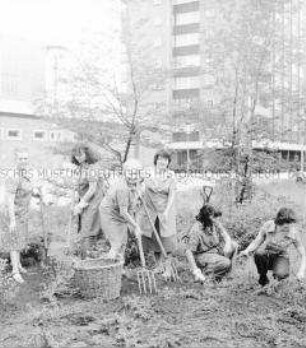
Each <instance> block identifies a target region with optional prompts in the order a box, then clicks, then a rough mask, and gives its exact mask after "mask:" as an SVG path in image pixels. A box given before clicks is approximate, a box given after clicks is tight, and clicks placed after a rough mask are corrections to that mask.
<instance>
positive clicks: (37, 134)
mask: <svg viewBox="0 0 306 348" xmlns="http://www.w3.org/2000/svg"><path fill="white" fill-rule="evenodd" d="M45 138H46V132H45V131H43V130H35V131H33V139H34V140H45Z"/></svg>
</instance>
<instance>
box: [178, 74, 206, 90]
mask: <svg viewBox="0 0 306 348" xmlns="http://www.w3.org/2000/svg"><path fill="white" fill-rule="evenodd" d="M174 85H175V89H189V88H190V89H191V88H199V87H200V80H199V76H187V77H176V78H175V80H174Z"/></svg>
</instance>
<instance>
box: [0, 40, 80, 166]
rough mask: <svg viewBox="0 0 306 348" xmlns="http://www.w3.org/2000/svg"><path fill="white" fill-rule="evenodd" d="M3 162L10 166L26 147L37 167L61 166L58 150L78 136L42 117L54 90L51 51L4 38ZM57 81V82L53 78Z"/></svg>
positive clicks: (0, 81)
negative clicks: (49, 92) (45, 102)
mask: <svg viewBox="0 0 306 348" xmlns="http://www.w3.org/2000/svg"><path fill="white" fill-rule="evenodd" d="M0 41H1V44H0V159H1V165H2V166H4V167H9V166H12V165H13V162H14V151H15V148H20V147H26V148H28V150H29V154H30V157H31V161H32V163H33V164H34V165H37V166H43V165H45V166H47V167H49V166H59V165H61V163H62V162H63V160H64V157H63V156H61V155H57V154H56V152H58V151H57V150H56V148H58V147H61V146H62V144H64V143H67V142H70V143H71V142H74V141H75V139H76V138H75V135H74V134H73V133H72V132H70V131H68V130H65V129H60V128H59V127H58V126H56V125H55V124H52V123H50V122H47V121H45V120H43V119H42V118H41V117H39V111H38V109H37V105H38V104H39V103H42V101H43V100H44V98H45V93H46V90H47V88H51V87H50V81H49V79H48V77H49V78H50V71H53V68H52V66H50V64H49V61H48V59H47V58H48V56H47V53H48V54H49V51H47V50H46V48H45V47H44V46H42V45H39V44H35V43H33V42H30V41H28V40H26V39H18V38H11V37H1V38H0ZM53 80H54V79H53Z"/></svg>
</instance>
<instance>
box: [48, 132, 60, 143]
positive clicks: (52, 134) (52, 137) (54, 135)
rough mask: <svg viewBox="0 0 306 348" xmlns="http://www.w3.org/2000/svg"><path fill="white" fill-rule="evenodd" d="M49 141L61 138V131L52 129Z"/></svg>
mask: <svg viewBox="0 0 306 348" xmlns="http://www.w3.org/2000/svg"><path fill="white" fill-rule="evenodd" d="M49 139H50V141H59V140H60V139H61V132H60V131H52V132H50V134H49Z"/></svg>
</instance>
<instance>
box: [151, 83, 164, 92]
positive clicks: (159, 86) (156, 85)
mask: <svg viewBox="0 0 306 348" xmlns="http://www.w3.org/2000/svg"><path fill="white" fill-rule="evenodd" d="M151 88H152V90H153V91H161V90H163V89H164V88H165V86H164V85H163V84H161V83H154V84H153V85H152V87H151Z"/></svg>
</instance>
